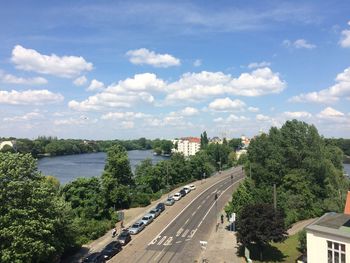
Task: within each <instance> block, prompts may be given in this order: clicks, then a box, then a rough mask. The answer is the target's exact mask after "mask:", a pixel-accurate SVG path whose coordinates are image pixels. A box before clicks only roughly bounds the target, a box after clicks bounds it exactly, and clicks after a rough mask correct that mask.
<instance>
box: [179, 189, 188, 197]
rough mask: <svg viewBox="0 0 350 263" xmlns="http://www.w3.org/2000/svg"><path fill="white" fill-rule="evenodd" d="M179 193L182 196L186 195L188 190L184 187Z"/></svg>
mask: <svg viewBox="0 0 350 263" xmlns="http://www.w3.org/2000/svg"><path fill="white" fill-rule="evenodd" d="M179 193H180V194H181V196H182V197H184V196H185V195H186V191H185V190H184V189H181V190H180V192H179Z"/></svg>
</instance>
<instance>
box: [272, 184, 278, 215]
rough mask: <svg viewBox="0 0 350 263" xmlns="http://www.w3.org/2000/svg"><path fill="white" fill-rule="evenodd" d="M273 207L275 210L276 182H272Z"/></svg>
mask: <svg viewBox="0 0 350 263" xmlns="http://www.w3.org/2000/svg"><path fill="white" fill-rule="evenodd" d="M273 208H274V209H275V212H276V211H277V193H276V184H273Z"/></svg>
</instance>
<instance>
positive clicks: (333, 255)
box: [306, 192, 350, 263]
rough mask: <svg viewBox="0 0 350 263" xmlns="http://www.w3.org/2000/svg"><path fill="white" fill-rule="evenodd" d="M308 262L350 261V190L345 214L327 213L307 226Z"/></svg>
mask: <svg viewBox="0 0 350 263" xmlns="http://www.w3.org/2000/svg"><path fill="white" fill-rule="evenodd" d="M306 242H307V262H308V263H350V192H348V197H347V201H346V205H345V210H344V214H341V213H333V212H332V213H327V214H325V215H323V216H322V217H321V218H319V219H318V220H317V221H315V222H314V223H312V224H310V225H309V226H307V227H306Z"/></svg>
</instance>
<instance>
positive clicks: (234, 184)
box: [197, 178, 244, 228]
mask: <svg viewBox="0 0 350 263" xmlns="http://www.w3.org/2000/svg"><path fill="white" fill-rule="evenodd" d="M243 179H244V178H241V179H239V180H238V181H237V182H235V183H233V184H232V185H229V186H228V187H227V188H226V189H225V190H224V191H223V192H222V193H221V194H220V195H219V196H218V199H219V198H220V197H221V196H222V195H223V194H224V193H225V192H226V191H227V190H228V189H229V188H230V187H231V186H233V185H235V184H237V183H238V182H240V181H241V180H243ZM215 203H216V202H213V204H212V205H211V207H210V208H209V209H208V211H207V213H206V214H205V215H204V216H203V218H202V220H201V221H200V222H199V225H198V227H197V228H199V227H200V226H201V224H202V223H203V221H204V219H205V218H206V217H207V215H208V214H209V212H210V210H211V209H212V208H213V206H214V205H215Z"/></svg>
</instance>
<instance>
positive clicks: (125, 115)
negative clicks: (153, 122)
mask: <svg viewBox="0 0 350 263" xmlns="http://www.w3.org/2000/svg"><path fill="white" fill-rule="evenodd" d="M149 116H150V115H147V114H145V113H142V112H131V111H128V112H108V113H106V114H103V115H102V116H101V119H102V120H121V119H140V118H141V119H142V118H146V117H149Z"/></svg>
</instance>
